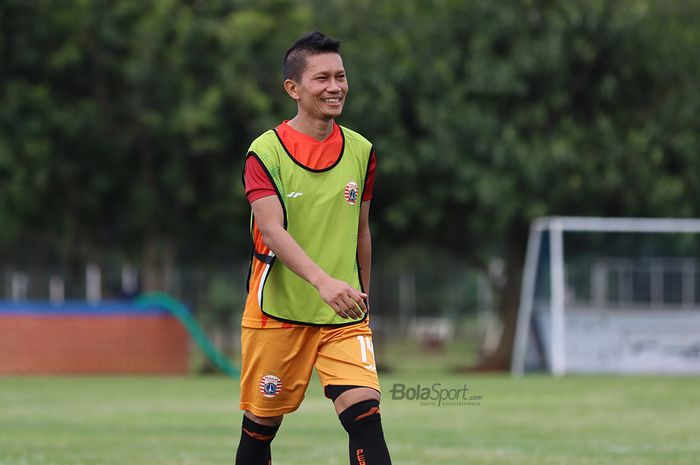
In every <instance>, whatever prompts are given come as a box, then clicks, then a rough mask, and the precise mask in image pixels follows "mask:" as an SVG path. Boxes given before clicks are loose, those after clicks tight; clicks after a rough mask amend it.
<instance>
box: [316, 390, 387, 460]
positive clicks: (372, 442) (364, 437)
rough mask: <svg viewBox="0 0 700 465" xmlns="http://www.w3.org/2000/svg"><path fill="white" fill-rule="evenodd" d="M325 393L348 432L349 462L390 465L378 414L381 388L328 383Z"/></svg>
mask: <svg viewBox="0 0 700 465" xmlns="http://www.w3.org/2000/svg"><path fill="white" fill-rule="evenodd" d="M326 396H327V397H329V398H330V399H331V400H332V401H333V404H334V406H335V411H336V413H337V414H338V417H339V418H340V422H341V424H342V425H343V428H345V431H347V432H348V436H349V440H350V464H351V465H391V458H390V457H389V450H388V449H387V446H386V441H385V440H384V431H383V430H382V421H381V420H382V419H381V416H380V415H379V401H380V394H379V392H377V391H376V390H374V389H372V388H368V387H361V386H337V385H329V386H326Z"/></svg>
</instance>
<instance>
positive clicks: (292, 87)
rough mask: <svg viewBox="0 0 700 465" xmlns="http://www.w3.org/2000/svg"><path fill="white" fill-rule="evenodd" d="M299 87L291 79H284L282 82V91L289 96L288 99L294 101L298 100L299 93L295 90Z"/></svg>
mask: <svg viewBox="0 0 700 465" xmlns="http://www.w3.org/2000/svg"><path fill="white" fill-rule="evenodd" d="M298 87H299V84H297V83H296V81H294V80H293V79H285V81H284V90H286V91H287V94H289V96H290V97H292V98H293V99H294V100H299V98H300V97H299V92H297V89H298Z"/></svg>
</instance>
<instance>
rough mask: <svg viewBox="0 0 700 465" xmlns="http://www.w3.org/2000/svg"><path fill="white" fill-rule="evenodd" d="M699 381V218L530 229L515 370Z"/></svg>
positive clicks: (595, 221) (540, 224) (576, 222)
mask: <svg viewBox="0 0 700 465" xmlns="http://www.w3.org/2000/svg"><path fill="white" fill-rule="evenodd" d="M537 370H539V371H550V372H551V373H553V374H555V375H563V374H565V373H674V374H700V220H693V219H646V218H645V219H642V218H580V217H549V218H540V219H538V220H536V221H535V222H534V223H533V224H532V226H531V228H530V237H529V240H528V249H527V255H526V264H525V269H524V271H523V285H522V291H521V298H520V308H519V314H518V324H517V329H516V335H515V343H514V349H513V363H512V371H513V373H514V374H521V373H523V372H525V371H537Z"/></svg>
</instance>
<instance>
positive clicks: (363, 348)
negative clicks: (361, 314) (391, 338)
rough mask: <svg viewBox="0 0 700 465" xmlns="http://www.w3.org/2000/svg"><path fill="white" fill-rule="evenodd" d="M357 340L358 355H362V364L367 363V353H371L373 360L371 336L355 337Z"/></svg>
mask: <svg viewBox="0 0 700 465" xmlns="http://www.w3.org/2000/svg"><path fill="white" fill-rule="evenodd" d="M357 340H358V341H360V353H361V354H362V363H367V351H370V352H371V353H372V359H374V346H373V345H372V337H371V336H357Z"/></svg>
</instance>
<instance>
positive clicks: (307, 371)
mask: <svg viewBox="0 0 700 465" xmlns="http://www.w3.org/2000/svg"><path fill="white" fill-rule="evenodd" d="M241 348H242V352H243V354H242V370H241V403H240V405H241V410H249V411H250V412H252V413H253V414H255V415H257V416H259V417H272V416H277V415H284V414H285V413H290V412H293V411H294V410H296V409H297V408H299V405H301V401H302V400H303V399H304V393H305V392H306V387H307V386H308V385H309V379H310V378H311V371H312V370H313V368H314V367H316V371H317V372H318V376H319V378H320V379H321V384H322V385H323V387H324V388H325V387H326V386H328V385H331V384H335V385H354V386H366V387H370V388H373V389H376V390H377V391H379V380H378V378H377V367H376V363H375V361H374V348H373V346H372V331H371V330H370V328H369V324H368V322H367V320H365V321H364V322H362V323H359V324H357V325H351V326H341V327H339V328H333V327H323V326H294V327H291V328H245V327H244V328H242V330H241Z"/></svg>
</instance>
